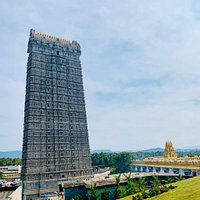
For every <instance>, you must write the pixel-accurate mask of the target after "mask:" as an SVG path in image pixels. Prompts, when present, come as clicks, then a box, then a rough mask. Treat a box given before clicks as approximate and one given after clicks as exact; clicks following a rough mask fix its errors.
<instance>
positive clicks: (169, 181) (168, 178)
mask: <svg viewBox="0 0 200 200" xmlns="http://www.w3.org/2000/svg"><path fill="white" fill-rule="evenodd" d="M166 181H167V183H168V184H169V183H171V182H172V178H171V177H169V176H167V177H166Z"/></svg>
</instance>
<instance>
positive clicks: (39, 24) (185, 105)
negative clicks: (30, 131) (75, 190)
mask: <svg viewBox="0 0 200 200" xmlns="http://www.w3.org/2000/svg"><path fill="white" fill-rule="evenodd" d="M0 24H1V26H0V29H1V32H0V44H1V48H0V55H1V57H0V150H14V149H21V146H22V132H23V131H22V130H23V109H24V92H25V76H26V62H27V56H28V54H27V53H26V51H27V42H28V37H29V30H30V29H31V28H34V29H36V30H37V31H38V32H42V33H46V34H50V35H55V36H58V37H62V38H66V39H69V40H77V41H78V42H79V43H80V44H81V48H82V56H81V62H82V68H83V76H84V77H83V78H84V87H85V95H86V107H87V115H88V126H89V136H90V146H91V149H92V150H94V149H112V150H130V149H132V150H133V149H147V148H152V147H157V146H164V142H165V140H172V142H173V143H174V146H175V147H177V148H180V147H185V146H194V145H200V142H199V141H200V134H199V133H200V2H199V1H198V0H196V1H193V0H187V1H186V0H168V1H163V0H151V1H150V0H140V1H137V0H125V1H120V0H101V1H99V0H84V1H82V0H73V1H69V0H60V1H55V0H54V1H53V0H40V1H39V0H35V1H30V0H22V1H20V0H19V1H11V0H6V1H3V0H2V1H0Z"/></svg>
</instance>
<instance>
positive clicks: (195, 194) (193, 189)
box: [121, 176, 200, 200]
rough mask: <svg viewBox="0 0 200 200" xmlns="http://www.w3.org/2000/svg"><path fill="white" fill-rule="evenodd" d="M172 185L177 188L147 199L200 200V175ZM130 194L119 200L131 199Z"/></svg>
mask: <svg viewBox="0 0 200 200" xmlns="http://www.w3.org/2000/svg"><path fill="white" fill-rule="evenodd" d="M172 185H175V186H177V188H175V189H173V190H169V191H168V192H166V193H163V194H161V195H158V196H155V197H151V198H148V199H147V200H189V199H191V200H200V176H197V177H194V178H190V179H187V180H183V181H179V182H176V183H174V184H172ZM132 196H133V195H131V196H127V197H124V198H122V199H121V200H132Z"/></svg>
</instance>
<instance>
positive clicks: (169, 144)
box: [164, 141, 177, 159]
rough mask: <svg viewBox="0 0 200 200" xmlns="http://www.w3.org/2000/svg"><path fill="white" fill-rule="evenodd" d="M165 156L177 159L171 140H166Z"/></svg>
mask: <svg viewBox="0 0 200 200" xmlns="http://www.w3.org/2000/svg"><path fill="white" fill-rule="evenodd" d="M164 158H166V159H177V155H176V152H175V149H174V147H173V145H172V142H171V141H166V142H165V150H164Z"/></svg>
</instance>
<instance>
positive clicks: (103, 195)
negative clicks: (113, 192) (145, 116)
mask: <svg viewBox="0 0 200 200" xmlns="http://www.w3.org/2000/svg"><path fill="white" fill-rule="evenodd" d="M101 200H109V190H108V189H107V188H106V187H105V188H104V189H103V191H102V193H101Z"/></svg>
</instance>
